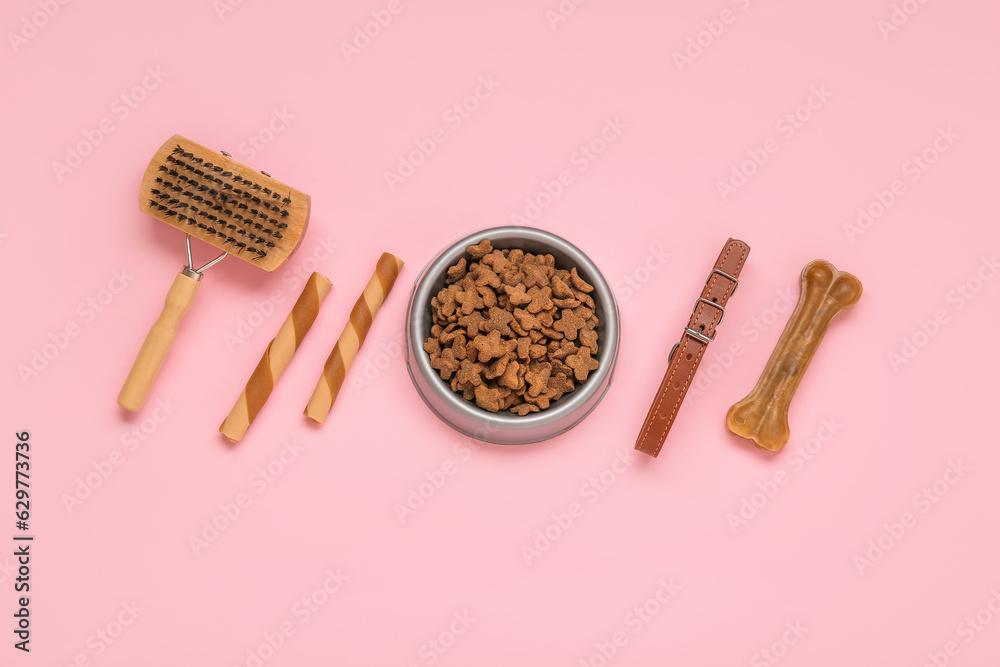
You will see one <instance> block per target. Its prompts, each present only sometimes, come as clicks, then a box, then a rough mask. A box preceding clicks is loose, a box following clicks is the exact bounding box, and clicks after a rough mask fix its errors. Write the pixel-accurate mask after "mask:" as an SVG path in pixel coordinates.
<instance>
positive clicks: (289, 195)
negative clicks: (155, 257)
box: [118, 134, 309, 412]
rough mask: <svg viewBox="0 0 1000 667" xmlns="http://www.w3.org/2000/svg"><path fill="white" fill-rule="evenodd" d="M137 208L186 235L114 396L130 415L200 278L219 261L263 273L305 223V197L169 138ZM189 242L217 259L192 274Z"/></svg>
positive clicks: (149, 170)
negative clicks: (174, 271) (178, 264)
mask: <svg viewBox="0 0 1000 667" xmlns="http://www.w3.org/2000/svg"><path fill="white" fill-rule="evenodd" d="M139 208H140V209H141V210H142V211H145V212H146V213H148V214H150V215H151V216H153V217H154V218H156V219H158V220H161V221H163V222H165V223H167V224H168V225H170V226H172V227H176V228H177V229H180V230H182V231H183V232H184V233H185V234H186V235H187V236H186V238H185V243H186V246H187V265H186V266H185V267H184V268H182V269H181V272H180V273H179V274H178V275H177V277H176V278H174V283H173V285H171V287H170V291H169V292H167V298H166V302H165V303H164V305H163V311H162V312H161V313H160V316H159V318H158V319H157V320H156V322H154V323H153V326H152V327H151V328H150V330H149V333H148V334H147V335H146V340H145V341H144V342H143V344H142V348H140V350H139V354H138V356H137V357H136V360H135V363H134V364H133V365H132V370H131V371H130V372H129V374H128V378H126V380H125V386H124V387H122V391H121V393H120V394H119V395H118V404H119V405H121V406H122V407H123V408H125V409H126V410H131V411H132V412H136V411H138V410H139V409H140V408H141V407H142V404H143V402H145V400H146V394H147V393H149V389H150V387H151V386H152V384H153V380H155V379H156V375H157V374H158V373H159V372H160V367H161V366H162V365H163V360H164V359H165V358H166V356H167V352H168V351H169V350H170V345H171V344H172V343H173V340H174V335H175V334H176V333H177V326H178V324H180V320H181V317H182V316H183V315H184V313H185V312H187V309H188V307H189V306H190V305H191V302H192V301H193V300H194V295H195V293H197V291H198V285H200V284H201V274H202V272H203V271H205V269H207V268H209V267H210V266H212V265H213V264H215V263H217V262H219V261H220V260H222V258H224V257H225V256H226V255H232V256H234V257H237V258H239V259H242V260H245V261H246V262H248V263H249V264H252V265H253V266H256V267H258V268H261V269H263V270H265V271H274V270H275V269H277V268H278V267H279V266H281V265H282V264H284V263H285V261H286V260H288V258H289V256H291V254H292V252H294V251H295V249H296V248H297V247H298V245H299V241H301V240H302V235H303V234H304V233H305V230H306V225H307V224H308V222H309V195H307V194H305V193H304V192H301V191H299V190H296V189H295V188H292V187H289V186H287V185H285V184H284V183H280V182H278V181H276V180H274V179H273V178H271V175H270V174H268V173H266V172H263V171H261V172H258V171H254V170H253V169H250V168H249V167H246V166H244V165H242V164H240V163H238V162H236V161H235V160H233V159H232V157H231V156H230V155H229V154H228V153H217V152H215V151H213V150H209V149H208V148H205V147H204V146H201V145H200V144H196V143H195V142H193V141H191V140H190V139H186V138H184V137H182V136H181V135H179V134H175V135H174V136H172V137H170V139H168V140H167V142H166V143H164V144H163V145H162V146H160V149H159V150H158V151H156V154H155V155H153V159H152V160H150V162H149V166H148V167H146V173H145V174H144V175H143V177H142V185H141V186H140V189H139ZM192 236H193V237H195V238H197V239H201V240H202V241H204V242H205V243H208V244H209V245H211V246H214V247H215V248H217V249H219V250H221V251H222V254H221V255H219V256H218V257H216V258H215V259H213V260H212V261H210V262H208V263H207V264H205V265H203V266H201V267H199V268H197V269H196V268H194V263H193V262H192V258H191V237H192Z"/></svg>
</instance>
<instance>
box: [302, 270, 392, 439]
mask: <svg viewBox="0 0 1000 667" xmlns="http://www.w3.org/2000/svg"><path fill="white" fill-rule="evenodd" d="M402 268H403V260H401V259H400V258H398V257H396V256H394V255H390V254H389V253H387V252H384V253H382V256H381V257H379V259H378V264H376V265H375V275H373V276H372V279H371V280H369V281H368V286H367V287H365V291H364V293H363V294H362V295H361V296H360V297H359V298H358V301H357V303H355V304H354V309H353V310H352V311H351V319H350V320H349V321H348V322H347V326H345V327H344V332H343V333H342V334H340V339H339V340H338V341H337V344H336V345H334V346H333V352H331V353H330V356H329V358H327V360H326V364H324V365H323V374H322V375H320V377H319V382H317V383H316V389H315V391H313V395H312V398H310V399H309V404H308V405H306V410H305V415H306V417H309V419H312V420H313V421H314V422H316V423H317V424H322V423H323V421H324V420H325V419H326V416H327V415H328V414H330V410H331V409H332V408H333V402H334V401H336V400H337V392H339V391H340V386H341V385H342V384H344V376H345V375H346V374H347V369H348V368H350V367H351V362H352V361H354V357H355V355H357V353H358V350H359V349H361V345H362V344H363V343H364V342H365V336H367V335H368V329H370V328H371V325H372V319H373V318H374V317H375V313H377V312H378V309H379V307H380V306H381V305H382V302H384V301H385V297H386V296H388V294H389V290H391V289H392V285H393V283H395V282H396V276H398V275H399V270H400V269H402Z"/></svg>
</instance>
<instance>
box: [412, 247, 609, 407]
mask: <svg viewBox="0 0 1000 667" xmlns="http://www.w3.org/2000/svg"><path fill="white" fill-rule="evenodd" d="M467 251H468V253H469V258H468V259H466V258H465V257H463V258H461V259H460V260H458V263H456V264H455V265H454V266H452V267H450V268H449V269H448V277H447V280H446V282H447V285H446V286H445V287H444V288H443V289H442V290H441V291H439V292H438V293H437V296H435V297H434V298H432V299H431V316H432V318H433V325H432V326H431V333H430V336H429V337H428V338H427V340H426V341H425V342H424V351H425V352H427V354H429V355H430V358H431V367H432V368H434V369H435V370H437V371H438V373H440V375H441V379H442V380H444V381H446V382H449V383H450V384H451V388H452V390H453V391H455V392H457V393H459V394H461V395H462V396H463V397H464V398H465V399H466V400H470V401H475V402H476V405H478V406H479V407H481V408H483V409H484V410H489V411H490V412H498V411H500V410H510V411H511V412H513V413H515V414H518V415H526V414H528V413H529V412H538V411H540V410H545V409H546V408H548V407H549V405H550V404H551V402H552V401H556V400H558V399H559V398H561V397H562V396H563V395H565V394H567V393H568V392H571V391H573V389H575V388H576V386H577V385H579V384H581V383H583V382H585V381H586V380H587V376H588V374H589V373H590V372H591V371H594V370H596V369H597V367H598V361H597V358H596V357H597V353H598V350H599V348H598V344H597V324H598V319H597V316H596V315H595V314H594V299H593V297H591V296H590V293H591V292H593V291H594V288H593V286H592V285H589V284H587V282H586V281H585V280H583V279H582V278H581V277H580V276H579V275H578V274H577V271H576V267H571V268H569V269H568V270H567V269H565V268H557V267H556V263H555V258H554V257H553V256H552V255H533V254H531V253H526V252H524V251H523V250H519V249H516V248H515V249H503V250H495V249H494V248H493V246H492V245H491V244H490V241H489V239H485V240H483V241H482V242H480V243H479V244H477V245H473V246H469V247H468V248H467Z"/></svg>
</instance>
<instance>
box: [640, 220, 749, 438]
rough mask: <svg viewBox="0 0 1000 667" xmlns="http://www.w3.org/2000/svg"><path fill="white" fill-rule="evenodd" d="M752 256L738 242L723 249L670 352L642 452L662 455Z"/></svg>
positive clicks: (731, 241) (730, 242) (643, 432)
mask: <svg viewBox="0 0 1000 667" xmlns="http://www.w3.org/2000/svg"><path fill="white" fill-rule="evenodd" d="M749 254H750V246H748V245H747V244H746V243H744V242H743V241H738V240H736V239H729V240H728V241H727V242H726V245H725V247H724V248H723V249H722V253H721V254H720V255H719V259H718V260H716V262H715V268H713V269H712V272H711V273H710V274H709V275H708V280H706V281H705V289H703V290H702V292H701V297H699V299H698V301H696V302H695V305H694V311H693V312H692V313H691V319H690V320H688V324H687V328H686V329H684V333H683V334H682V336H681V340H680V342H679V343H677V344H676V345H674V348H673V349H672V350H671V351H670V357H669V359H670V366H669V367H668V368H667V372H666V374H665V375H664V376H663V382H661V383H660V389H659V391H658V392H657V393H656V398H655V399H654V400H653V405H652V406H651V407H650V408H649V414H647V415H646V421H645V423H643V425H642V430H641V431H639V438H638V440H636V443H635V448H636V449H638V450H639V451H640V452H642V453H644V454H649V455H650V456H654V457H655V456H656V455H658V454H659V453H660V448H661V447H663V441H664V440H666V438H667V433H669V432H670V427H671V426H672V425H673V423H674V418H675V417H676V416H677V411H678V410H679V409H680V407H681V402H682V401H683V400H684V395H685V394H687V390H688V387H690V386H691V381H692V380H693V379H694V374H695V371H697V370H698V364H700V363H701V358H702V357H703V356H704V354H705V350H706V349H707V348H708V344H709V343H710V342H711V341H712V339H714V338H715V330H716V327H718V326H719V324H720V323H721V322H722V318H723V317H724V316H725V314H726V303H727V302H728V301H729V297H730V296H732V295H733V293H734V292H735V291H736V287H737V285H739V280H737V279H738V278H739V275H740V271H742V270H743V263H744V262H745V261H746V258H747V255H749Z"/></svg>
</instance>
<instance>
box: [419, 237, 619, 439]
mask: <svg viewBox="0 0 1000 667" xmlns="http://www.w3.org/2000/svg"><path fill="white" fill-rule="evenodd" d="M483 239H489V240H490V243H491V244H492V246H493V248H495V249H500V250H502V249H504V248H520V249H522V250H524V251H525V252H529V253H533V254H536V255H544V254H551V255H552V256H553V257H555V260H556V267H558V268H563V269H569V268H571V267H574V266H575V267H576V269H577V273H578V274H579V275H580V277H581V278H583V279H584V280H585V281H587V282H588V283H590V284H591V285H593V286H594V291H593V292H591V294H590V296H591V297H592V298H593V299H594V305H595V308H594V311H595V314H596V315H597V318H598V320H599V323H598V325H597V334H598V340H597V342H598V346H599V351H598V354H597V356H596V357H595V358H596V359H597V361H598V363H599V366H598V368H597V370H596V371H593V372H592V373H590V375H589V376H588V377H587V379H586V380H585V381H584V382H583V383H582V384H579V385H577V387H576V388H575V389H574V390H573V391H571V392H569V393H568V394H565V395H564V396H562V397H561V398H560V399H559V400H557V401H552V403H551V404H550V405H549V407H548V409H546V410H542V411H540V412H531V413H528V414H526V415H524V416H520V415H516V414H514V413H512V412H510V411H508V410H501V411H500V412H496V413H494V412H490V411H488V410H484V409H482V408H480V407H479V406H478V405H476V404H475V402H473V401H468V400H466V399H464V398H463V397H462V396H461V395H460V394H457V393H455V392H454V391H452V389H451V386H450V385H449V383H447V382H445V381H444V380H442V379H441V376H440V375H439V374H438V372H437V371H436V370H434V369H433V368H431V364H430V356H429V355H428V354H427V353H426V352H425V351H424V349H423V344H424V341H426V340H427V337H428V336H429V335H430V330H431V325H432V319H431V298H432V297H434V296H436V295H437V293H438V292H439V291H441V289H443V288H444V287H445V278H446V276H447V271H448V268H449V267H451V266H453V265H454V264H455V263H457V262H458V260H459V258H461V257H468V255H467V254H466V251H465V249H466V248H467V247H468V246H470V245H475V244H477V243H479V242H480V241H482V240H483ZM619 325H620V320H619V315H618V303H617V302H616V301H615V295H614V293H613V292H612V291H611V286H610V285H609V284H608V281H607V280H605V279H604V276H603V275H601V272H600V271H599V270H598V269H597V266H596V265H595V264H594V262H593V261H591V259H590V258H589V257H587V255H585V254H584V253H583V252H582V251H581V250H580V249H579V248H577V247H576V246H574V245H573V244H571V243H570V242H569V241H567V240H565V239H563V238H560V237H559V236H556V235H555V234H551V233H549V232H546V231H542V230H541V229H534V228H531V227H514V226H511V227H494V228H492V229H484V230H482V231H478V232H475V233H474V234H469V235H468V236H466V237H464V238H462V239H459V240H458V241H456V242H455V243H453V244H452V245H450V246H448V247H447V248H445V249H444V250H442V251H441V252H440V253H438V254H437V256H435V257H434V258H433V259H432V260H431V261H430V263H428V264H427V266H426V267H424V270H423V271H422V272H421V273H420V275H419V276H417V279H416V282H415V283H414V286H413V292H412V294H411V295H410V303H409V306H408V307H407V310H406V367H407V370H408V371H409V373H410V378H411V379H412V380H413V385H414V387H416V389H417V393H419V394H420V397H421V398H423V399H424V402H425V403H426V404H427V406H428V407H429V408H430V409H431V411H433V412H434V414H436V415H437V416H438V417H440V418H441V419H442V420H443V421H444V422H445V423H447V424H448V425H449V426H451V427H452V428H454V429H456V430H457V431H460V432H461V433H464V434H465V435H468V436H470V437H473V438H476V439H478V440H483V441H485V442H492V443H496V444H501V445H524V444H528V443H532V442H539V441H541V440H547V439H548V438H551V437H554V436H556V435H559V434H560V433H564V432H566V431H568V430H569V429H571V428H573V427H574V426H576V425H577V424H579V423H580V422H581V421H583V419H584V418H585V417H586V416H587V415H588V414H590V412H591V411H592V410H593V409H594V408H595V407H597V404H598V403H600V401H601V399H602V398H603V397H604V394H605V392H607V390H608V387H609V386H610V385H611V375H612V373H613V372H614V368H615V360H616V358H617V356H618V341H619Z"/></svg>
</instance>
